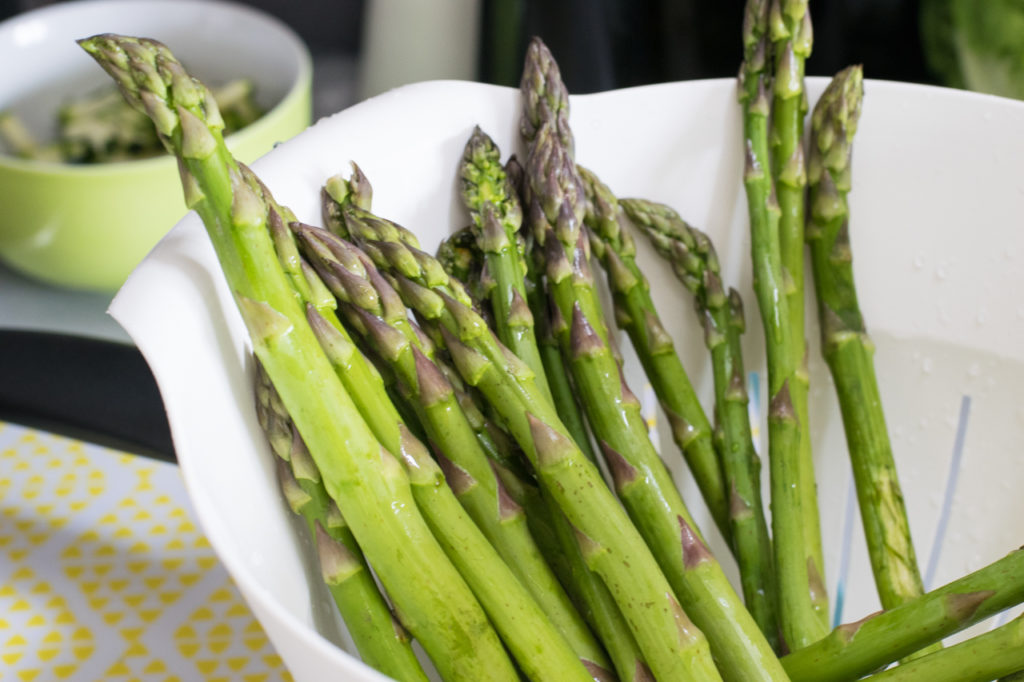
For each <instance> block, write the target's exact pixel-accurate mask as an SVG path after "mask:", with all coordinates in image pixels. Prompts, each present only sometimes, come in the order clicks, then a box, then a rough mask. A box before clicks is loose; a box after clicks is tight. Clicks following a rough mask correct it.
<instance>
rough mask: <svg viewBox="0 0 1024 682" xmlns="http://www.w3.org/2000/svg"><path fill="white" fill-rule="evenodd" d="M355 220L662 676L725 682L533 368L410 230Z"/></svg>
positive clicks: (354, 229) (354, 214)
mask: <svg viewBox="0 0 1024 682" xmlns="http://www.w3.org/2000/svg"><path fill="white" fill-rule="evenodd" d="M347 215H348V216H351V218H352V219H350V220H349V221H348V223H347V224H348V227H349V231H350V232H351V233H352V236H353V238H354V239H355V240H357V242H358V243H359V245H360V246H362V247H363V250H364V251H365V252H366V253H367V255H369V256H370V258H372V259H373V260H374V262H375V264H376V265H377V266H378V267H379V268H380V269H381V270H382V272H386V273H388V275H389V276H390V278H391V279H392V280H393V281H394V283H395V285H396V288H397V290H398V292H399V294H400V295H401V296H402V298H403V300H404V301H405V303H406V305H408V306H409V307H410V308H412V309H413V310H415V312H416V314H417V316H418V317H419V318H420V319H421V320H423V321H424V323H425V324H431V325H433V326H435V327H436V328H437V331H438V334H439V335H441V336H443V338H444V344H445V346H446V347H447V349H448V352H449V354H451V356H452V359H453V361H454V363H455V366H456V368H457V369H458V370H459V373H460V374H461V375H462V376H463V378H464V379H465V381H466V383H468V384H470V385H471V386H475V387H477V388H478V389H480V390H481V391H482V392H483V394H484V395H485V396H486V397H487V399H488V401H489V402H490V404H491V405H492V406H493V407H494V409H495V410H496V411H498V412H499V413H500V414H501V417H502V419H503V421H504V423H505V424H506V426H507V427H508V429H509V432H510V433H511V434H512V435H513V437H514V438H515V440H516V441H517V442H518V443H519V445H520V446H521V447H522V449H523V451H524V452H525V453H526V455H527V457H528V458H529V460H530V463H531V465H532V466H533V468H534V470H535V472H536V475H537V478H538V480H539V481H540V482H541V484H542V486H543V487H544V489H545V491H546V492H547V493H548V494H550V495H551V496H552V497H553V498H554V499H555V501H556V502H557V503H558V506H559V508H560V509H561V510H562V511H563V512H564V513H565V515H566V517H568V519H569V521H570V522H571V523H572V525H573V526H574V529H575V531H576V533H577V541H578V542H579V543H580V545H581V549H582V551H583V555H584V557H585V559H586V561H587V564H588V566H589V567H590V568H591V569H592V570H593V571H595V572H596V573H598V574H599V575H600V576H601V577H602V579H604V581H605V584H606V585H607V587H608V589H609V590H610V591H611V593H612V595H613V596H614V597H615V600H616V603H617V604H618V605H619V608H620V609H621V610H622V613H623V616H625V618H626V620H627V622H629V624H630V627H631V629H632V630H633V634H634V636H635V637H636V640H637V643H638V645H639V646H640V649H641V651H642V652H643V654H644V657H645V659H646V661H647V663H648V665H649V666H650V668H651V670H652V671H653V673H654V675H655V677H658V676H659V675H662V676H665V677H666V678H668V679H671V678H672V676H673V675H682V674H687V675H690V676H691V677H692V678H693V679H698V680H699V679H719V675H718V673H717V672H716V670H715V668H714V665H713V664H712V662H711V658H710V656H709V655H708V648H707V642H706V640H705V639H704V636H703V635H702V634H701V633H700V631H699V630H697V629H696V628H695V627H694V626H693V624H692V623H691V622H690V621H689V619H688V618H687V616H686V614H685V613H684V612H683V610H682V608H681V607H680V606H679V604H678V602H677V601H676V599H675V597H674V595H673V592H672V589H671V587H670V586H669V584H668V582H667V581H666V580H665V578H664V576H663V575H662V573H661V571H660V569H659V568H658V566H657V564H656V563H655V562H654V560H653V558H652V557H651V554H650V552H649V550H648V549H647V547H646V546H645V545H644V542H643V540H642V539H641V537H640V536H639V534H638V533H637V532H636V529H635V528H634V527H633V525H632V524H631V523H630V521H629V519H628V518H627V517H626V515H625V513H624V512H623V511H622V509H621V507H619V506H618V504H617V501H616V500H615V498H614V496H613V495H612V493H611V491H610V490H608V488H607V486H606V485H605V484H604V481H603V479H602V477H601V473H600V471H599V470H598V469H597V467H596V466H595V465H594V464H593V463H591V462H590V460H588V459H587V458H586V457H585V456H584V455H583V454H582V452H581V451H580V450H579V447H578V446H577V445H576V444H575V442H574V440H573V439H572V437H571V436H570V435H569V433H568V432H567V431H566V429H565V426H564V425H563V424H562V422H561V421H560V420H559V418H558V415H557V412H556V411H555V409H554V406H553V405H552V404H551V402H550V401H549V400H548V399H547V397H546V396H544V395H543V394H542V393H541V392H540V391H539V389H538V388H537V386H536V384H535V383H534V381H533V371H532V370H531V369H530V368H529V367H527V366H526V365H525V363H523V362H522V361H521V360H520V359H519V358H518V357H517V356H516V355H515V354H514V353H512V352H511V351H509V350H508V349H507V348H505V347H504V346H503V345H501V343H500V342H499V341H498V340H497V338H496V337H495V336H494V334H493V332H492V331H491V330H490V329H489V328H488V327H487V326H486V324H485V323H484V321H483V319H482V318H481V317H480V315H479V314H478V313H477V312H476V311H474V310H473V308H472V307H471V305H470V303H471V301H470V299H469V297H468V296H467V295H466V293H465V291H464V290H463V288H462V286H461V285H460V284H459V283H458V282H457V281H456V280H452V279H450V278H449V277H448V276H447V273H445V272H444V269H443V268H441V267H440V265H439V264H437V263H436V261H434V260H433V259H432V258H431V257H430V256H429V255H428V254H426V253H424V252H422V251H419V250H418V249H416V248H415V247H412V246H410V244H413V243H415V237H414V236H413V235H412V234H411V233H410V232H409V231H408V230H406V229H405V228H403V227H401V226H399V225H396V224H395V223H392V222H390V221H386V220H383V219H380V218H376V217H373V216H367V215H360V213H359V212H358V211H355V210H350V211H349V213H348V214H347ZM414 265H415V267H414Z"/></svg>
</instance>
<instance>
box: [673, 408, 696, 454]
mask: <svg viewBox="0 0 1024 682" xmlns="http://www.w3.org/2000/svg"><path fill="white" fill-rule="evenodd" d="M665 416H666V417H667V418H668V423H669V426H670V427H671V429H672V435H673V437H674V439H675V441H676V442H677V443H680V444H681V445H680V447H683V448H685V447H686V446H688V445H689V444H690V443H691V442H692V441H693V439H694V438H696V437H697V436H698V435H699V434H698V432H697V428H696V427H695V426H694V425H693V424H691V423H690V422H688V421H687V420H686V419H684V418H683V416H682V415H680V414H678V413H676V412H673V411H672V410H668V409H666V410H665Z"/></svg>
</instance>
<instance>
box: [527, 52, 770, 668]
mask: <svg viewBox="0 0 1024 682" xmlns="http://www.w3.org/2000/svg"><path fill="white" fill-rule="evenodd" d="M522 90H523V101H524V104H525V109H524V116H523V125H522V127H521V128H522V130H523V132H524V135H525V137H526V139H527V141H528V153H529V156H528V158H527V165H526V171H527V173H526V177H527V179H528V181H529V182H530V184H531V188H532V192H533V194H534V197H535V202H536V203H537V205H539V206H540V207H541V209H542V211H543V213H544V217H545V218H546V221H545V222H544V227H545V231H544V232H543V233H542V234H538V235H536V238H537V239H538V240H539V241H541V242H542V244H543V248H544V257H545V274H546V276H547V283H548V292H549V295H550V296H551V300H552V303H553V305H552V318H553V320H554V321H553V322H552V328H553V329H554V331H555V335H556V337H557V338H558V339H559V345H560V347H561V348H562V353H563V356H564V357H566V358H567V360H568V364H569V367H570V370H571V372H572V377H573V380H574V382H575V385H576V386H577V387H578V389H579V393H580V396H581V398H582V401H583V406H584V411H585V412H586V415H587V419H588V421H589V423H590V425H591V427H592V428H593V430H594V434H595V436H596V438H597V440H598V443H599V445H600V447H601V449H602V452H603V454H604V458H605V461H606V463H607V464H608V468H609V470H610V471H611V474H612V478H613V479H614V482H615V487H616V491H617V492H618V494H619V498H620V499H621V500H622V502H623V504H624V506H625V507H626V509H627V510H628V512H629V516H630V518H631V519H632V520H633V522H634V524H636V527H637V529H638V530H639V531H640V533H641V535H643V536H644V538H645V540H646V541H647V544H648V546H649V547H650V548H651V551H652V552H653V553H654V555H655V557H656V558H657V560H658V563H659V565H660V566H661V569H662V571H663V572H664V573H665V576H666V577H667V578H668V580H669V583H670V584H671V585H672V587H673V589H674V591H675V593H676V595H677V596H678V598H679V600H680V602H681V603H682V604H683V608H684V609H686V612H687V614H688V615H689V616H690V618H692V619H693V621H694V623H695V624H696V625H697V627H698V628H700V630H701V631H702V632H703V633H704V634H705V636H706V637H707V639H708V642H709V643H710V646H711V651H712V653H713V654H714V657H715V661H716V663H717V664H718V666H719V670H720V671H721V673H722V676H723V678H725V679H729V680H757V679H765V680H769V679H785V677H786V676H785V673H784V672H783V671H782V667H781V665H780V664H779V663H778V659H776V657H775V654H774V653H773V651H772V648H771V646H770V645H769V644H768V642H767V640H766V639H765V637H764V635H763V634H762V633H761V631H760V629H759V628H758V627H757V624H756V623H755V622H754V620H753V618H752V617H751V616H750V613H749V612H748V611H747V610H746V609H745V608H744V606H743V603H742V601H741V600H740V598H739V597H738V595H737V594H736V592H735V590H733V588H732V585H731V584H730V582H729V580H728V579H727V578H726V576H725V573H724V572H723V571H722V568H721V566H720V565H719V563H718V561H717V560H716V559H715V558H714V557H713V556H712V555H711V553H710V552H709V551H708V550H707V547H706V545H705V544H704V540H703V538H702V537H701V534H700V531H699V530H698V529H697V527H696V524H695V523H694V522H693V518H692V517H691V515H690V513H689V511H688V510H687V508H686V505H685V504H684V503H683V500H682V497H681V496H680V495H679V491H678V489H677V488H676V485H675V482H674V481H673V480H672V476H671V474H670V473H669V472H668V470H667V469H666V467H665V465H664V463H663V462H662V461H661V459H660V457H659V456H658V453H657V451H656V450H655V449H654V446H653V445H652V443H651V441H650V438H649V437H648V434H647V426H646V423H645V422H644V420H643V416H642V415H641V413H640V405H639V402H638V401H637V400H636V398H635V397H634V396H633V394H632V393H631V392H630V390H629V388H628V386H626V383H625V380H624V379H623V377H622V373H621V368H620V366H619V363H618V361H617V359H616V357H615V356H614V354H613V352H612V349H611V345H610V343H609V337H608V330H607V327H606V326H605V324H604V317H603V314H602V310H601V303H600V300H599V298H598V295H597V290H596V288H595V286H594V282H593V277H592V274H591V271H590V266H589V263H588V258H587V256H588V251H589V248H588V247H589V241H588V240H587V237H586V235H585V232H584V231H583V229H582V228H583V216H584V212H585V207H584V204H585V202H584V188H583V183H582V180H581V179H580V176H579V173H578V170H577V167H576V164H575V162H574V161H573V158H572V147H573V143H572V133H571V132H570V130H569V126H568V93H567V92H566V90H565V86H564V84H563V83H562V81H561V76H560V74H559V72H558V66H557V65H556V64H555V62H554V59H553V58H552V57H551V54H550V53H549V52H548V50H547V48H546V47H544V45H543V43H541V42H540V41H539V40H535V41H534V42H533V43H531V45H530V47H529V49H528V51H527V56H526V66H525V69H524V75H523V86H522ZM635 288H637V289H638V288H639V287H635ZM644 312H645V313H646V312H649V311H644ZM719 485H720V486H721V483H719ZM723 489H724V488H723ZM655 674H657V673H655Z"/></svg>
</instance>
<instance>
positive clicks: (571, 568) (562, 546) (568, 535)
mask: <svg viewBox="0 0 1024 682" xmlns="http://www.w3.org/2000/svg"><path fill="white" fill-rule="evenodd" d="M499 159H500V153H499V150H498V148H497V146H496V145H495V144H494V141H493V140H491V138H490V137H488V136H487V135H486V134H485V133H484V132H483V131H482V130H480V128H476V129H475V130H474V131H473V135H472V136H471V137H470V139H469V141H468V142H467V144H466V148H465V153H464V154H463V159H462V164H461V166H460V177H461V179H462V197H463V202H464V203H465V205H466V207H467V208H468V209H469V211H470V214H471V216H472V218H473V224H472V226H471V229H472V230H473V232H474V233H475V235H476V245H477V247H478V248H479V249H480V250H481V251H482V252H483V254H484V258H485V261H484V268H485V269H486V272H487V274H488V276H489V277H488V279H489V280H490V282H491V296H490V301H491V309H492V311H493V317H494V320H495V322H496V324H495V328H496V332H497V335H498V338H499V340H500V341H501V342H502V343H504V344H505V345H506V346H507V347H508V348H509V349H510V350H512V351H513V352H514V353H515V354H516V355H517V356H518V357H519V358H520V359H521V360H523V361H524V362H525V363H526V364H527V365H528V366H529V367H530V369H532V370H533V372H534V375H535V377H537V378H538V387H539V388H540V390H541V391H543V392H544V393H545V394H546V396H547V397H548V398H549V399H551V398H552V396H557V402H556V403H555V404H556V406H559V407H560V409H559V414H560V415H564V417H563V418H565V417H567V420H566V427H567V428H568V429H569V431H570V433H571V434H572V436H573V439H574V440H575V441H576V443H577V445H579V446H580V449H581V450H582V451H583V453H584V454H585V455H586V456H587V457H588V458H589V459H590V460H591V461H594V456H593V453H592V451H591V449H590V436H589V434H588V432H587V429H586V426H585V424H584V422H583V418H582V415H581V414H580V411H579V405H578V403H577V401H576V398H575V396H574V395H573V391H572V388H571V387H570V386H569V384H568V376H567V375H566V371H565V366H564V364H562V362H561V353H560V352H559V350H558V348H557V346H556V345H555V344H554V343H553V339H552V338H551V334H550V328H549V326H548V325H547V324H546V318H547V315H546V307H547V306H546V301H545V296H544V295H543V283H542V282H540V281H538V279H537V277H536V275H537V273H536V269H535V268H532V267H531V265H532V264H533V262H531V261H530V260H529V259H528V256H527V254H526V249H525V244H524V243H523V242H520V236H519V232H520V230H521V228H522V226H523V215H522V210H521V208H520V201H519V198H518V197H519V190H520V189H521V180H522V176H521V174H520V173H519V170H520V167H519V166H518V164H517V163H514V162H510V164H509V167H510V168H511V172H506V170H505V168H503V167H502V166H501V165H500V161H499ZM521 245H522V246H523V248H522V249H520V248H519V247H520V246H521ZM534 262H535V261H534ZM528 282H529V283H530V284H531V289H532V291H530V290H528V288H527V283H528ZM535 314H536V317H539V319H540V321H541V335H542V336H541V338H542V341H541V344H543V345H542V346H538V340H537V335H536V333H535V328H534V320H535V319H536V318H535ZM542 348H543V349H544V350H542ZM545 351H547V355H546V356H545ZM549 371H550V372H551V379H552V381H551V383H549V382H548V380H547V378H548V376H549V375H548V372H549ZM541 504H546V505H547V509H537V510H535V512H534V515H535V516H536V515H538V514H542V515H543V518H544V519H545V521H546V524H547V526H548V529H547V532H549V533H550V534H551V536H552V537H551V545H552V547H553V548H552V549H551V550H549V552H548V554H549V555H550V554H552V552H557V553H558V554H559V555H560V556H561V561H560V563H561V564H563V568H562V575H563V583H564V584H566V585H568V586H570V590H571V591H572V592H573V594H574V595H575V601H576V602H577V603H578V604H581V605H582V608H583V609H584V611H585V612H586V613H587V614H588V615H589V616H590V619H589V621H590V622H591V623H592V624H593V627H594V629H595V630H596V631H597V632H598V634H599V635H601V637H602V640H603V641H604V642H605V643H606V646H607V648H608V650H609V652H610V656H611V657H612V660H613V661H614V663H615V668H616V670H617V671H618V673H619V676H620V677H621V678H622V679H625V680H632V679H636V678H638V677H639V678H641V679H642V678H643V676H645V675H648V674H649V672H648V671H647V669H646V665H645V664H644V663H643V661H642V658H641V656H640V652H639V650H638V649H637V646H636V641H635V639H634V638H633V636H632V634H631V633H630V632H629V629H628V625H627V624H626V623H625V621H624V620H623V619H622V616H621V613H620V612H619V610H618V607H616V606H615V603H614V600H612V598H611V595H610V594H609V593H608V590H607V588H605V587H604V585H603V584H601V583H600V579H599V578H598V577H597V576H596V575H594V574H593V573H592V572H591V571H590V569H588V568H587V566H586V564H585V562H584V558H583V556H582V554H581V553H580V551H579V547H578V545H577V544H576V540H575V537H574V534H573V532H572V529H571V527H570V525H569V523H568V521H567V520H566V519H565V517H564V515H563V514H562V513H561V511H560V510H559V509H558V508H557V506H556V505H555V504H554V500H552V499H551V497H550V496H549V495H542V500H541Z"/></svg>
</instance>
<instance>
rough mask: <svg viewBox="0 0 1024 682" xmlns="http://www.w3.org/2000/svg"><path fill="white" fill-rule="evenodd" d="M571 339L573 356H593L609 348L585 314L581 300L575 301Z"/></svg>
mask: <svg viewBox="0 0 1024 682" xmlns="http://www.w3.org/2000/svg"><path fill="white" fill-rule="evenodd" d="M569 339H570V340H569V343H570V345H571V347H572V353H573V357H577V358H583V357H591V356H594V355H597V354H598V353H602V352H606V351H607V348H608V346H607V344H606V343H605V342H604V340H603V339H602V338H601V336H600V335H599V334H598V333H597V331H596V330H595V329H594V327H593V325H591V324H590V321H589V320H587V317H586V315H584V314H583V310H582V309H581V308H580V304H579V302H576V303H573V307H572V327H571V328H570V337H569Z"/></svg>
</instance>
